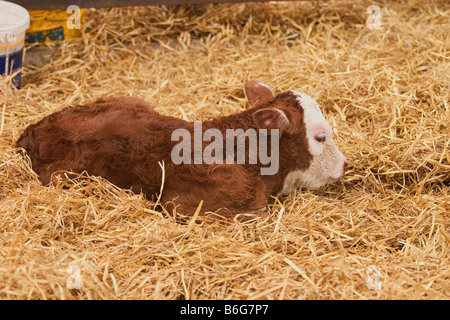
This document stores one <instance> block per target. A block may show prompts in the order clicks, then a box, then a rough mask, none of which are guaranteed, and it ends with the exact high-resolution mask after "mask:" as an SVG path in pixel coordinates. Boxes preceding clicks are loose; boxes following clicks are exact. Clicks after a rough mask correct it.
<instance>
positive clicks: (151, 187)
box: [16, 81, 347, 217]
mask: <svg viewBox="0 0 450 320" xmlns="http://www.w3.org/2000/svg"><path fill="white" fill-rule="evenodd" d="M245 93H246V96H247V99H248V100H249V103H250V105H251V108H249V109H247V110H245V111H242V112H240V113H237V114H232V115H230V116H226V117H218V118H215V119H212V120H210V121H204V122H202V123H200V122H188V121H184V120H181V119H177V118H173V117H169V116H162V115H160V114H158V113H157V112H156V111H155V110H154V109H153V108H152V107H151V106H150V105H149V104H147V103H146V102H145V101H143V100H141V99H138V98H131V97H121V98H110V99H102V100H98V101H97V102H95V103H92V104H88V105H83V106H74V107H70V108H67V109H64V110H62V111H59V112H56V113H54V114H52V115H50V116H48V117H45V118H44V119H42V120H41V121H39V122H38V123H36V124H33V125H30V126H29V127H28V128H27V129H26V130H25V132H24V133H23V134H22V135H21V136H20V138H19V140H18V141H17V144H16V146H17V147H20V148H23V149H24V150H25V151H26V152H27V154H28V156H29V157H30V159H31V162H32V167H33V170H34V171H35V172H36V173H37V174H38V175H39V179H40V181H41V182H42V183H43V184H44V185H47V184H49V183H50V181H51V179H52V175H54V174H61V173H62V172H66V171H71V172H75V173H82V172H84V171H86V172H87V173H88V174H90V175H94V176H101V177H103V178H105V179H107V180H109V181H110V182H112V183H114V184H115V185H117V186H118V187H121V188H130V189H132V190H133V191H134V192H138V193H139V192H142V193H144V194H145V195H146V196H147V197H152V196H153V195H159V196H160V201H161V203H162V204H163V205H164V206H165V207H166V208H167V209H168V210H173V209H176V212H177V213H178V214H180V213H181V214H182V215H187V216H189V215H192V214H194V212H195V211H196V209H197V208H198V206H199V203H200V202H201V201H202V200H203V205H202V207H201V211H200V215H204V214H206V213H207V212H215V213H217V214H219V215H222V216H226V217H233V216H235V215H238V214H244V213H251V212H254V213H255V212H261V213H262V212H264V211H262V209H263V208H264V207H265V206H266V205H267V201H268V199H270V196H271V195H277V194H281V195H287V194H289V193H290V192H292V191H293V190H294V189H296V188H300V187H304V188H307V189H316V188H319V187H321V186H323V185H325V184H327V183H333V182H335V181H336V180H338V179H339V178H340V177H342V176H343V175H344V171H345V167H346V165H347V161H346V159H345V157H344V156H343V154H342V153H341V152H340V151H339V150H338V149H337V148H336V145H335V144H334V141H333V137H332V130H331V127H330V125H329V124H328V123H327V121H326V120H325V119H324V117H323V115H322V112H321V111H320V109H319V105H318V103H317V102H316V101H315V100H314V99H312V98H310V97H309V96H308V95H306V94H304V93H299V92H296V91H287V92H284V93H281V94H278V95H276V96H274V95H273V93H272V91H271V90H270V88H269V87H268V86H267V85H265V84H264V83H261V82H258V81H249V82H247V83H246V85H245ZM233 130H234V131H233ZM239 130H240V131H239ZM252 130H253V131H252ZM230 132H232V133H234V137H233V136H232V138H233V141H231V143H230V140H229V139H228V134H229V133H230ZM251 132H255V133H256V132H258V133H259V135H258V136H256V134H255V136H253V138H255V137H256V138H258V137H259V138H260V141H259V143H258V144H257V145H256V146H255V140H254V139H250V138H252V137H251V135H250V134H249V133H251ZM221 134H222V137H224V136H227V139H226V141H224V140H223V139H222V140H221V139H219V138H220V135H221ZM243 135H244V138H243V139H241V138H242V136H243ZM212 137H214V141H212V140H213V139H212ZM234 138H236V140H239V139H241V140H240V141H241V145H240V146H239V145H238V146H236V145H234V146H233V145H232V143H233V142H234V141H235V139H234ZM199 139H200V140H199ZM208 141H210V143H208ZM243 141H244V142H243ZM242 142H243V144H242ZM261 142H262V143H261ZM213 144H214V148H212V147H211V146H212V145H213ZM208 148H209V151H210V152H209V153H207V152H206V150H207V149H208ZM212 149H214V150H212ZM263 149H265V150H263ZM269 149H270V157H269V152H268V151H269ZM192 150H194V152H193V153H192V152H191V153H192V154H188V153H189V152H190V151H192ZM224 150H226V152H225V153H224ZM212 151H213V152H212ZM240 151H242V152H243V154H242V153H241V154H239V152H240ZM262 151H264V152H262ZM205 155H206V157H205ZM255 155H256V156H255ZM199 156H200V157H199ZM202 156H203V157H202ZM258 156H259V158H258ZM264 156H265V158H264ZM263 158H264V159H263ZM267 159H269V160H273V163H270V167H271V170H268V167H269V166H268V164H269V163H268V161H267ZM263 160H264V161H263ZM264 169H267V171H266V172H264V171H263V170H264ZM163 178H164V187H163V191H162V193H161V194H160V189H161V182H162V179H163Z"/></svg>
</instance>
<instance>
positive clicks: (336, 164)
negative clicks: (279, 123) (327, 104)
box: [282, 91, 347, 195]
mask: <svg viewBox="0 0 450 320" xmlns="http://www.w3.org/2000/svg"><path fill="white" fill-rule="evenodd" d="M293 93H294V94H295V95H296V96H297V101H298V103H299V104H300V106H301V107H302V108H303V111H304V122H305V128H306V139H307V142H308V152H309V153H310V154H311V155H312V161H311V163H310V166H309V168H307V169H306V170H296V171H292V172H290V173H289V174H288V175H287V177H286V179H285V181H284V187H283V190H282V194H283V195H285V194H288V193H290V192H292V191H293V190H294V189H296V188H300V187H305V188H307V189H317V188H320V187H321V186H323V185H325V184H327V183H333V182H335V181H336V180H337V179H339V178H340V177H342V176H343V175H344V171H345V166H346V164H347V161H346V159H345V157H344V155H343V154H342V152H340V151H339V150H338V149H337V147H336V145H335V144H334V140H333V132H332V129H331V126H330V125H329V123H328V122H327V121H326V120H325V118H324V116H323V114H322V112H321V111H320V108H319V104H318V103H317V101H316V100H314V99H313V98H311V97H310V96H308V95H307V94H304V93H300V92H295V91H293ZM320 138H322V139H320ZM323 139H324V140H323ZM317 140H323V141H321V142H320V141H317Z"/></svg>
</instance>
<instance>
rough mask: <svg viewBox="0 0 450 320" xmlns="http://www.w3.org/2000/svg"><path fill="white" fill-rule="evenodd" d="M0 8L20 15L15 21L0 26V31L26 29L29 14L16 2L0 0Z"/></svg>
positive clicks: (28, 24) (28, 22)
mask: <svg viewBox="0 0 450 320" xmlns="http://www.w3.org/2000/svg"><path fill="white" fill-rule="evenodd" d="M0 9H1V10H0V11H5V10H8V11H7V12H14V13H16V14H17V15H19V16H20V18H19V19H17V21H16V22H15V23H13V24H10V25H7V26H0V32H8V31H14V30H17V31H19V30H20V31H22V30H21V29H24V30H23V31H25V30H26V29H28V28H29V26H30V14H29V13H28V11H27V9H25V8H24V7H22V6H20V5H18V4H16V3H12V2H9V1H3V0H0Z"/></svg>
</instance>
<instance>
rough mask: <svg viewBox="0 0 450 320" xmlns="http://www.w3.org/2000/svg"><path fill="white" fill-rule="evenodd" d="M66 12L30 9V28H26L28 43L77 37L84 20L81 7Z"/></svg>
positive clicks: (63, 10) (64, 10)
mask: <svg viewBox="0 0 450 320" xmlns="http://www.w3.org/2000/svg"><path fill="white" fill-rule="evenodd" d="M74 10H75V11H73V10H72V11H71V13H68V12H67V10H66V9H61V10H30V11H28V12H29V14H30V18H31V19H30V20H31V23H30V28H29V29H28V30H27V34H26V41H27V42H28V43H36V42H38V43H46V42H55V41H60V40H64V39H70V38H73V37H77V36H79V35H80V34H81V26H82V24H83V23H84V22H85V17H84V11H83V9H79V8H78V9H74ZM77 10H79V11H77Z"/></svg>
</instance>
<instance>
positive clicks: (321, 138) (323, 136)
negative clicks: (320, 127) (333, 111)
mask: <svg viewBox="0 0 450 320" xmlns="http://www.w3.org/2000/svg"><path fill="white" fill-rule="evenodd" d="M326 138H327V136H326V134H325V133H321V134H318V135H316V136H315V137H314V139H316V141H318V142H325V139H326Z"/></svg>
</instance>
